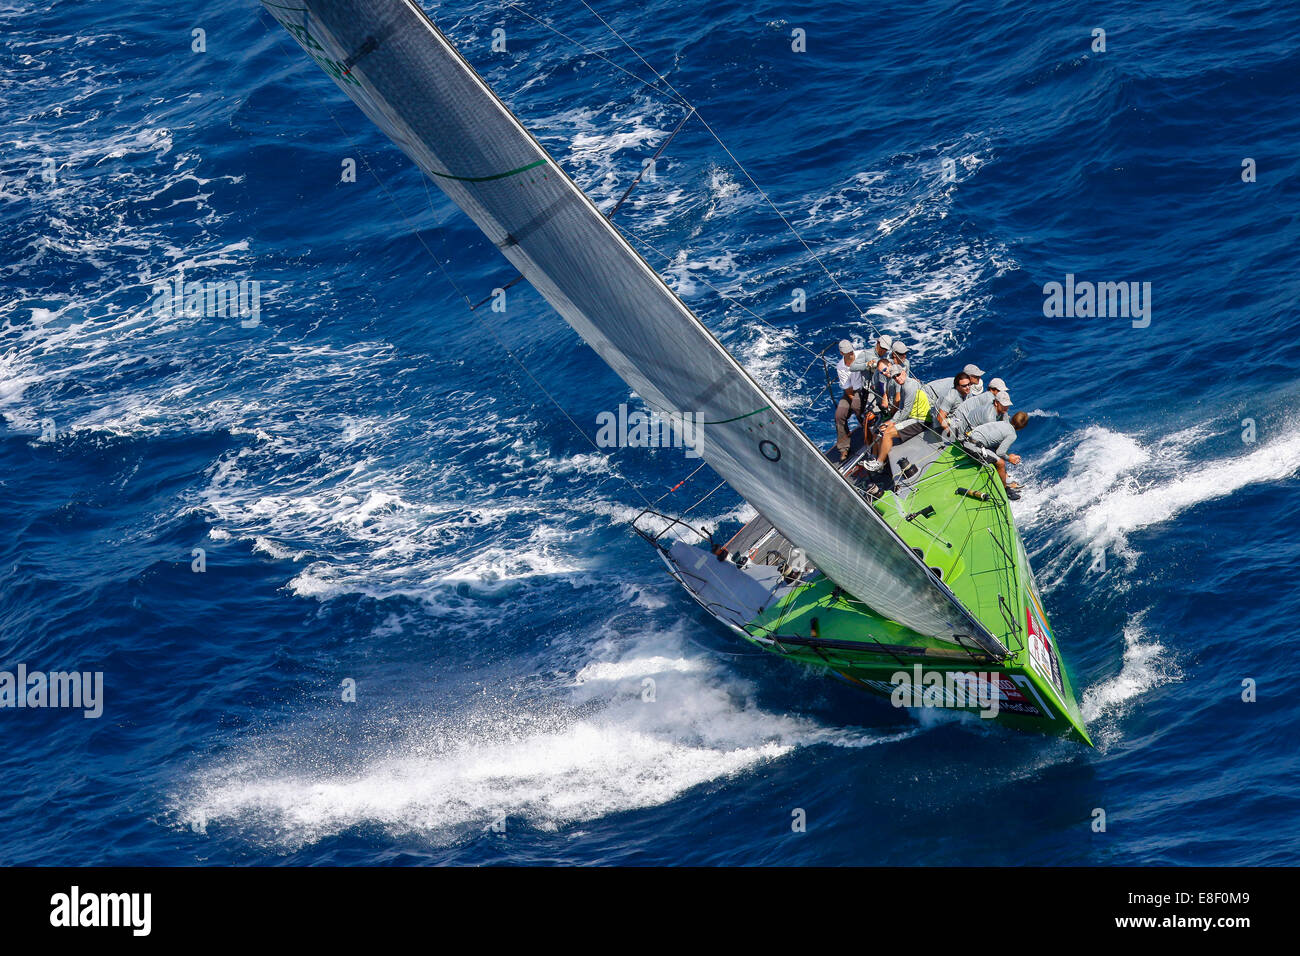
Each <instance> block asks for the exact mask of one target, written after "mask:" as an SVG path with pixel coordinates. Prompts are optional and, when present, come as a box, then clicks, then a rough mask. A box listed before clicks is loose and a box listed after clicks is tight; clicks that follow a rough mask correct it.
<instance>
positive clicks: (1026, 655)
mask: <svg viewBox="0 0 1300 956" xmlns="http://www.w3.org/2000/svg"><path fill="white" fill-rule="evenodd" d="M908 454H911V455H912V458H911V460H912V461H914V462H915V461H924V462H925V467H924V468H923V469H920V470H919V474H915V475H913V477H912V479H911V481H910V483H909V482H907V481H906V480H904V481H903V482H902V483H900V484H899V485H898V486H897V487H896V488H894V489H893V490H890V491H886V492H884V493H883V494H881V493H878V492H873V493H872V494H871V495H870V496H869V499H870V500H871V501H872V504H873V506H874V507H875V509H876V510H877V512H878V513H879V514H880V515H881V516H882V517H883V518H884V519H885V522H886V523H887V524H889V526H890V527H891V528H893V529H894V531H895V533H896V534H897V535H898V536H899V538H901V539H902V541H903V543H904V544H905V545H907V546H908V547H910V548H912V549H913V550H914V551H915V552H917V553H918V555H920V556H921V557H922V558H923V560H924V561H925V563H926V564H927V565H928V566H929V567H930V568H931V569H932V570H933V571H934V573H935V574H937V575H938V576H939V577H940V579H941V580H942V581H943V583H944V584H946V585H947V586H948V588H949V589H950V590H951V591H952V592H953V594H954V595H956V597H957V598H958V599H959V600H960V602H961V603H962V604H963V605H964V606H965V607H966V608H967V609H968V610H969V611H970V612H971V613H972V614H973V615H974V616H975V617H976V618H977V619H978V620H979V621H980V623H981V624H983V625H984V627H985V628H986V629H987V630H988V631H989V632H990V633H991V634H992V635H993V636H994V637H995V638H996V639H997V640H998V641H1000V642H1001V644H1002V646H1003V647H1004V648H1005V649H1006V653H1005V654H993V653H990V652H989V650H988V648H987V647H981V646H978V645H977V644H975V643H974V641H971V642H969V643H968V644H964V645H963V644H958V643H954V642H953V641H951V640H947V641H946V640H940V639H936V638H931V637H927V636H925V635H923V634H919V633H917V632H915V631H913V630H911V629H909V628H907V627H905V626H904V625H902V624H899V623H898V622H896V621H892V620H889V619H887V618H884V617H882V616H880V615H879V614H877V613H876V612H875V611H873V610H872V609H871V608H869V607H868V606H867V605H865V604H863V603H862V602H860V601H857V600H855V599H854V598H852V597H850V596H849V595H848V594H846V593H845V592H844V591H843V590H842V589H841V588H839V587H838V586H836V584H835V582H834V581H832V580H830V579H829V578H827V577H826V576H825V575H823V574H820V573H817V572H815V571H814V572H813V573H811V574H799V573H797V570H796V569H795V568H794V567H792V566H791V565H790V564H788V563H787V562H788V559H789V558H790V549H789V543H788V542H785V540H784V539H783V538H781V537H780V536H779V534H778V533H777V532H776V531H775V530H774V529H771V528H770V525H766V526H765V527H764V524H765V523H764V522H763V519H761V518H759V519H755V521H754V522H751V523H750V525H747V526H746V528H745V529H742V531H741V532H740V533H738V534H737V535H736V536H735V537H734V538H732V540H731V541H730V542H728V546H727V547H726V548H720V549H716V550H715V551H713V553H709V552H708V551H707V550H706V549H705V548H702V547H694V548H687V549H686V551H687V552H689V553H690V554H691V555H700V554H701V553H703V556H702V557H696V558H694V559H693V558H692V557H690V556H689V555H687V554H686V553H685V552H683V551H682V550H681V549H682V548H683V547H684V546H683V545H680V544H678V545H675V546H674V547H673V548H672V549H668V548H665V547H664V546H663V545H662V544H660V543H659V542H658V541H657V540H656V544H657V545H658V546H659V548H660V550H661V553H662V554H663V556H664V558H665V561H666V563H667V564H668V566H669V570H670V571H672V573H673V576H674V577H676V578H677V579H678V580H679V581H680V582H681V583H682V584H683V585H684V586H685V587H686V589H687V590H688V591H690V592H691V594H692V596H694V597H695V598H696V600H697V601H699V602H700V604H701V605H702V606H703V607H704V608H705V609H706V610H708V611H709V612H710V613H711V614H713V616H714V617H717V618H718V619H719V620H721V621H722V622H723V623H724V624H726V625H728V626H729V627H730V628H731V629H732V630H733V631H735V632H736V633H738V634H740V635H741V636H743V637H744V638H745V639H746V640H748V641H750V642H751V643H753V644H755V645H756V646H758V647H761V648H762V649H764V650H766V651H769V652H771V653H773V654H776V655H778V656H781V657H784V658H786V659H788V660H791V661H794V662H796V663H799V664H805V665H810V666H813V667H818V668H823V669H826V670H828V671H831V672H833V673H834V674H837V675H839V676H840V677H842V678H843V679H844V680H846V681H848V682H850V683H851V684H853V685H855V686H858V687H861V688H863V689H864V690H867V691H870V692H872V693H875V694H879V695H881V696H885V697H889V698H891V700H892V701H893V702H894V704H895V705H896V706H908V707H927V706H932V707H943V708H949V709H957V710H967V711H971V712H976V713H980V714H981V715H983V716H987V717H989V719H990V720H991V721H995V722H997V723H999V724H1003V725H1005V726H1008V727H1012V728H1015V729H1017V730H1025V731H1032V732H1038V733H1046V734H1052V735H1058V736H1062V737H1067V738H1069V739H1072V740H1076V741H1078V742H1080V743H1083V744H1087V745H1089V746H1091V745H1092V740H1091V739H1090V737H1089V736H1088V731H1087V728H1086V727H1085V726H1084V721H1083V716H1082V714H1081V713H1080V711H1079V705H1078V703H1077V701H1076V699H1075V692H1074V688H1073V686H1072V684H1071V681H1070V676H1069V672H1068V670H1067V668H1066V666H1065V664H1064V662H1063V661H1062V659H1061V655H1060V652H1059V650H1058V648H1057V643H1056V637H1055V634H1054V632H1053V630H1052V627H1051V622H1050V621H1049V620H1048V617H1047V613H1046V611H1045V610H1044V608H1043V604H1042V600H1041V598H1040V596H1039V591H1038V588H1037V585H1036V584H1035V582H1034V579H1033V572H1032V570H1031V568H1030V566H1029V560H1028V557H1027V556H1026V554H1025V549H1024V546H1023V544H1022V543H1021V540H1020V535H1019V533H1018V531H1017V530H1016V527H1015V523H1014V521H1013V519H1012V516H1011V510H1010V508H1009V506H1008V503H1007V498H1006V493H1005V491H1004V490H1003V488H1002V483H1001V481H1000V479H999V478H998V477H997V474H996V473H995V472H994V471H993V470H992V469H991V468H989V467H988V466H985V465H980V464H977V463H976V462H974V461H973V460H971V459H970V458H969V457H968V456H967V455H966V453H965V452H963V451H962V450H961V449H960V448H959V447H956V446H953V445H946V446H945V445H942V444H941V443H940V442H938V441H937V440H936V439H935V438H934V437H932V436H927V437H926V438H924V439H916V440H914V441H912V442H908V443H907V444H906V445H904V446H901V447H900V449H898V450H897V451H896V454H895V455H894V456H891V463H892V464H893V465H894V467H895V468H897V465H898V463H899V462H900V461H903V460H905V458H906V456H907V455H908ZM846 471H847V473H848V475H849V477H850V478H852V477H853V474H854V471H855V469H854V468H853V467H852V466H850V467H849V468H848V469H846ZM868 477H870V476H868ZM959 489H964V490H965V491H966V492H974V493H975V494H974V495H971V494H967V493H963V491H961V490H959ZM752 526H757V527H752ZM643 533H644V532H643ZM647 537H650V536H649V535H647ZM652 540H655V539H653V538H652ZM746 549H748V550H746ZM705 558H707V559H708V560H707V563H706V562H705V560H704V559H705ZM778 572H779V573H778ZM760 573H761V575H765V577H761V580H762V582H763V586H764V587H767V586H768V584H769V583H770V582H772V581H776V586H775V587H772V588H771V589H770V591H767V592H762V591H760V592H758V593H765V594H768V595H769V597H768V598H767V599H766V600H763V599H759V600H753V601H751V602H750V605H745V604H744V598H743V595H742V594H741V593H740V591H741V583H742V582H741V579H740V578H738V577H737V575H746V574H748V575H749V576H750V578H756V577H759V576H760ZM711 589H712V590H711ZM731 595H737V596H738V598H737V599H736V600H732V599H731ZM959 675H969V676H959ZM995 700H996V702H995Z"/></svg>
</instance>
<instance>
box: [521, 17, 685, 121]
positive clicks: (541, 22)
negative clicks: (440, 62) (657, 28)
mask: <svg viewBox="0 0 1300 956" xmlns="http://www.w3.org/2000/svg"><path fill="white" fill-rule="evenodd" d="M505 5H506V6H508V7H511V8H512V9H514V10H518V11H519V12H520V13H522V14H523V15H524V16H526V17H527V18H528V19H529V20H532V21H533V22H534V23H537V24H539V25H541V26H543V27H545V28H546V29H548V30H550V31H551V32H552V33H554V34H555V35H556V36H558V37H561V38H563V39H565V40H568V41H569V42H570V43H572V44H573V45H574V46H576V47H579V48H580V49H581V50H583V51H584V52H585V53H588V54H590V55H591V56H594V57H596V58H598V59H601V60H604V61H605V62H606V63H608V64H609V65H610V66H612V67H613V68H614V69H616V70H618V71H619V72H621V73H626V74H627V75H628V76H630V77H632V79H634V80H636V81H637V82H638V83H640V84H641V85H642V86H645V87H648V88H650V89H652V90H654V91H655V92H656V93H658V94H659V95H660V96H663V97H666V98H667V99H670V100H673V101H675V102H676V103H677V104H678V105H679V106H684V107H687V108H691V104H690V103H687V102H686V101H685V100H684V99H682V97H681V94H680V93H678V92H677V91H676V90H673V91H672V93H665V92H664V91H663V90H661V89H660V88H659V87H657V86H655V85H654V84H653V83H651V82H649V81H648V80H645V79H643V78H641V77H639V76H637V75H636V74H635V73H633V72H632V71H631V70H628V69H625V68H624V67H621V66H619V65H618V64H617V63H615V62H614V61H613V60H611V59H610V58H609V57H607V56H605V54H603V53H601V52H600V51H598V50H593V49H592V48H591V47H589V46H587V45H586V44H585V43H582V42H580V41H578V40H575V39H574V38H573V37H571V36H569V35H568V34H567V33H564V32H563V31H561V30H559V29H557V28H556V27H554V26H552V25H551V24H549V23H547V22H546V21H545V20H543V19H541V18H540V17H535V16H533V15H532V14H531V13H529V12H528V11H527V10H525V9H524V8H523V7H521V6H520V5H519V4H517V3H512V2H510V0H507V2H506V4H505ZM633 52H635V51H633ZM642 62H644V61H642ZM646 65H647V66H649V64H648V63H647V64H646ZM652 72H653V68H652ZM656 75H658V74H656ZM659 78H660V79H661V80H663V82H664V84H665V85H666V86H668V88H669V89H670V90H672V84H671V83H669V82H668V81H667V80H664V79H663V77H659Z"/></svg>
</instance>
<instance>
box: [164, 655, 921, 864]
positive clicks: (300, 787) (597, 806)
mask: <svg viewBox="0 0 1300 956" xmlns="http://www.w3.org/2000/svg"><path fill="white" fill-rule="evenodd" d="M620 648H622V650H620ZM689 653H690V652H689V651H688V650H687V647H686V644H685V642H684V641H683V639H682V636H681V634H680V633H679V632H677V631H671V632H659V633H651V634H643V635H640V636H638V637H635V638H633V639H631V640H629V639H627V638H620V639H619V640H617V641H615V640H609V641H605V642H602V643H601V644H600V645H598V646H597V647H596V648H594V649H593V650H592V651H591V654H592V659H590V660H589V661H588V662H587V663H585V664H584V665H583V666H582V667H581V668H580V669H579V670H578V673H577V675H576V677H574V678H573V679H571V680H568V681H567V682H564V683H562V684H557V685H554V686H552V687H551V689H550V690H549V692H548V694H547V695H546V696H544V697H540V698H529V697H527V696H525V695H522V694H519V693H514V692H505V693H501V694H496V695H493V694H486V693H485V694H484V695H482V696H481V697H479V698H477V699H476V700H475V701H474V702H473V703H472V705H471V706H470V707H469V708H468V709H467V710H463V711H462V712H459V713H450V712H449V713H446V714H444V715H442V716H437V715H429V716H427V717H424V718H418V719H413V720H409V721H404V723H405V724H406V725H407V726H408V727H409V729H408V730H407V731H406V732H405V733H403V734H401V735H400V737H399V738H398V739H397V740H396V741H394V742H392V743H387V744H386V743H377V742H374V741H376V739H382V737H383V734H375V733H367V732H366V731H365V730H364V729H363V730H362V731H361V732H360V733H358V734H357V735H356V739H355V741H354V742H353V743H352V744H351V745H350V747H351V751H350V753H347V754H345V755H344V756H343V757H341V758H340V757H338V756H329V757H327V756H325V755H324V754H325V753H326V752H336V751H337V748H336V747H335V746H334V744H333V742H323V741H318V740H317V739H314V735H313V731H312V727H313V724H312V723H310V722H307V723H305V724H303V725H298V726H290V727H287V728H285V729H284V730H283V731H282V732H281V733H279V734H276V735H274V736H273V737H271V738H260V739H254V740H251V741H249V743H248V744H247V745H246V746H245V747H244V748H243V749H242V750H241V751H240V752H238V753H237V754H236V755H234V756H232V757H230V758H228V759H225V760H222V761H221V762H220V763H219V764H218V765H216V766H213V767H210V768H208V769H205V770H202V771H201V772H199V773H198V774H197V775H196V777H195V778H194V780H193V781H192V786H191V787H190V788H189V789H188V790H187V791H186V792H185V793H182V794H178V795H177V797H176V799H175V811H176V818H177V820H178V821H179V822H180V823H181V824H182V825H184V826H186V827H190V828H193V829H196V830H200V831H204V830H208V829H210V828H211V827H213V826H214V825H218V826H222V827H231V828H234V829H235V830H237V831H238V832H240V833H242V834H243V835H244V836H245V837H246V838H248V839H250V840H255V841H262V842H265V843H268V844H272V845H277V846H283V847H295V846H300V845H302V844H305V843H311V842H315V841H318V840H321V839H324V838H326V837H329V836H333V835H337V834H339V833H342V832H345V831H346V830H348V829H349V828H352V827H357V826H380V827H383V828H384V829H386V830H388V831H390V832H400V833H415V834H419V835H421V836H423V837H425V838H427V839H429V840H430V841H432V842H435V843H445V842H449V841H453V840H457V839H463V838H465V837H468V836H475V835H478V834H481V833H483V832H484V831H485V829H486V828H488V827H489V826H490V825H491V824H492V823H493V822H494V821H499V820H502V819H507V818H508V819H509V820H514V821H519V820H521V819H522V820H523V821H526V822H527V824H528V825H530V826H533V827H536V828H540V829H544V830H554V829H557V828H559V827H562V826H566V825H570V824H573V823H578V822H581V821H587V820H593V819H596V818H599V817H602V816H606V815H609V814H613V813H621V812H626V811H629V810H635V809H638V808H642V807H650V806H657V805H661V804H664V803H668V802H670V801H672V800H675V799H677V798H678V797H680V796H681V795H682V794H684V793H686V792H687V791H689V790H690V789H691V788H693V787H697V786H700V785H702V784H707V783H711V782H714V781H719V780H722V779H725V778H727V777H730V776H733V775H737V774H744V773H753V772H755V771H757V770H758V769H759V768H760V767H761V766H762V765H763V764H764V763H766V762H768V761H771V760H775V759H778V758H780V757H782V756H784V755H786V754H788V753H790V752H791V751H792V750H793V749H795V748H797V747H803V746H811V745H814V744H829V745H833V746H847V747H865V746H871V745H873V744H878V743H882V742H887V741H891V740H897V739H900V738H901V737H904V736H909V735H910V734H912V733H915V732H916V731H914V730H909V731H907V732H905V733H903V734H893V735H881V734H872V733H868V732H864V731H859V730H853V729H832V728H825V727H822V726H820V725H818V724H816V723H815V722H813V721H810V720H808V719H806V718H801V717H792V716H787V715H783V714H777V713H772V712H769V711H766V710H763V709H762V708H761V707H759V706H757V705H756V704H755V703H754V701H753V699H752V696H751V695H752V688H750V687H749V686H748V685H746V684H745V683H744V682H742V681H739V680H737V679H736V678H734V677H732V676H730V675H729V674H728V673H727V672H726V671H724V670H721V669H720V668H719V667H718V666H717V664H716V663H715V660H714V659H713V658H712V657H691V656H689ZM647 676H653V678H654V681H655V685H654V694H653V698H654V699H653V700H647V699H646V697H645V684H644V679H645V678H646V677H647ZM449 703H451V704H453V705H455V704H456V702H449ZM315 726H317V727H319V725H315ZM318 733H319V731H318ZM345 749H347V748H345ZM513 825H516V824H508V826H513Z"/></svg>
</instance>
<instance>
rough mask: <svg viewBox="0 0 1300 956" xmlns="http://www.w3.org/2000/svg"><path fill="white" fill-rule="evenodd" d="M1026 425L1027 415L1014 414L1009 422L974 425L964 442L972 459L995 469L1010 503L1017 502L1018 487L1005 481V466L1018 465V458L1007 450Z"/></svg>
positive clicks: (1018, 495)
mask: <svg viewBox="0 0 1300 956" xmlns="http://www.w3.org/2000/svg"><path fill="white" fill-rule="evenodd" d="M1028 423H1029V416H1028V415H1026V414H1025V413H1024V412H1016V413H1015V414H1014V415H1012V416H1011V420H1010V421H1009V422H1008V421H993V422H985V423H984V424H983V425H976V426H975V427H974V428H972V429H971V431H970V437H969V438H968V439H967V440H966V442H965V448H966V450H967V451H968V452H970V453H971V455H972V456H973V457H974V458H976V459H977V460H979V461H983V462H986V463H987V464H990V465H993V466H994V467H995V468H997V470H998V477H999V478H1001V479H1002V487H1004V488H1006V490H1007V497H1008V498H1010V499H1011V500H1012V501H1017V500H1019V498H1020V491H1019V488H1020V485H1019V484H1018V483H1016V482H1014V481H1008V480H1007V465H1008V464H1011V465H1018V464H1020V456H1019V455H1013V454H1011V453H1010V451H1009V449H1010V448H1011V445H1012V443H1013V442H1014V441H1015V440H1016V432H1018V431H1020V429H1022V428H1024V427H1025V425H1026V424H1028Z"/></svg>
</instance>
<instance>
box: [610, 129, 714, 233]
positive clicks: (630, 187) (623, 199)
mask: <svg viewBox="0 0 1300 956" xmlns="http://www.w3.org/2000/svg"><path fill="white" fill-rule="evenodd" d="M694 115H695V107H694V106H692V107H691V108H690V109H689V110H687V112H686V115H685V116H683V117H682V121H681V122H680V123H678V124H677V128H676V129H675V130H673V131H672V132H671V133H669V134H668V138H667V139H666V140H664V141H663V144H662V145H661V146H660V147H659V148H658V149H657V150H655V154H654V155H653V156H651V157H650V162H649V163H646V164H644V165H642V167H641V172H639V173H637V174H636V179H634V180H632V182H631V183H630V184H629V185H628V187H627V189H625V190H624V191H623V195H622V196H620V197H619V198H618V202H616V203H614V208H613V209H611V210H610V211H609V212H607V213H605V218H606V219H613V218H614V213H616V212H618V210H619V207H620V206H622V205H623V203H624V202H626V201H627V197H628V196H630V195H632V190H634V189H636V187H637V184H638V183H640V182H641V177H643V176H644V175H645V171H646V169H647V168H652V167H653V166H654V164H655V162H656V161H657V160H658V159H659V157H660V156H662V155H663V152H664V150H665V149H667V148H668V144H669V143H671V142H672V141H673V139H674V137H676V136H677V134H678V133H680V132H681V131H682V127H683V126H685V125H686V121H687V120H688V119H690V118H691V117H692V116H694Z"/></svg>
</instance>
